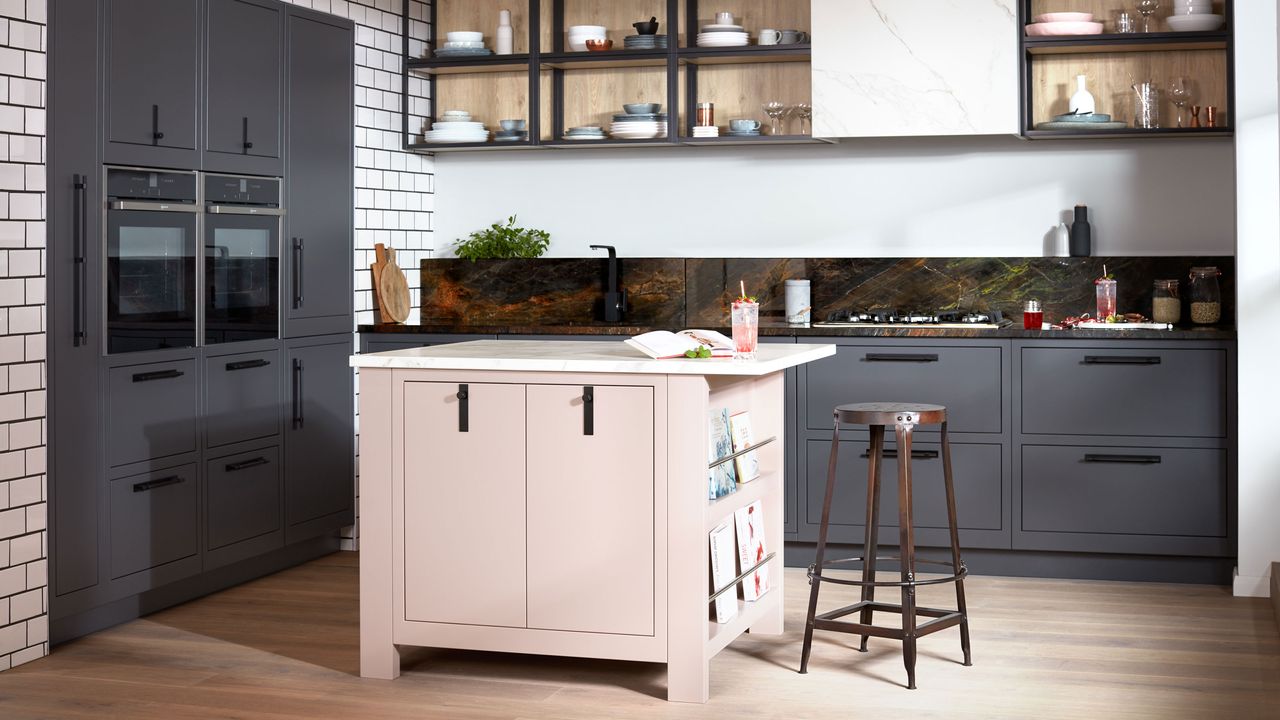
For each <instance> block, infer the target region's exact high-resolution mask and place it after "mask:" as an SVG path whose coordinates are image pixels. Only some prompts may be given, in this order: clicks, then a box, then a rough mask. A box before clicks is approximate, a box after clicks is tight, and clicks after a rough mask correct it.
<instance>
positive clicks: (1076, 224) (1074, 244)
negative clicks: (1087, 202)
mask: <svg viewBox="0 0 1280 720" xmlns="http://www.w3.org/2000/svg"><path fill="white" fill-rule="evenodd" d="M1091 254H1093V230H1092V229H1090V227H1089V208H1088V207H1086V206H1084V205H1077V206H1076V219H1075V220H1074V221H1073V222H1072V223H1071V257H1089V256H1090V255H1091Z"/></svg>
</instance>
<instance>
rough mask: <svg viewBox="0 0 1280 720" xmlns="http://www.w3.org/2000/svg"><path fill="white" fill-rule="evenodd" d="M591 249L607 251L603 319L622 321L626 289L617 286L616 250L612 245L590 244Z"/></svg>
mask: <svg viewBox="0 0 1280 720" xmlns="http://www.w3.org/2000/svg"><path fill="white" fill-rule="evenodd" d="M591 249H592V250H605V251H607V252H608V253H609V276H608V280H607V281H606V282H605V287H604V321H605V322H622V315H623V313H624V312H626V309H627V291H626V290H620V289H619V288H618V251H617V250H616V249H615V248H614V247H613V246H612V245H592V246H591Z"/></svg>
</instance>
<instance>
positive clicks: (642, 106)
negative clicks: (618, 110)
mask: <svg viewBox="0 0 1280 720" xmlns="http://www.w3.org/2000/svg"><path fill="white" fill-rule="evenodd" d="M661 108H662V103H628V104H626V105H623V106H622V109H623V110H626V111H627V114H628V115H650V114H652V113H656V112H658V110H660V109H661Z"/></svg>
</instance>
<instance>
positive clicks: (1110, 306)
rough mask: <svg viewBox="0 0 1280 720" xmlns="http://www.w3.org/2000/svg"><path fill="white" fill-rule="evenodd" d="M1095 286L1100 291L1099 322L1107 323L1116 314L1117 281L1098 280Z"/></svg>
mask: <svg viewBox="0 0 1280 720" xmlns="http://www.w3.org/2000/svg"><path fill="white" fill-rule="evenodd" d="M1093 284H1094V286H1095V287H1096V288H1097V290H1098V322H1106V320H1107V318H1109V317H1111V316H1112V315H1115V314H1116V281H1115V280H1108V279H1107V278H1098V279H1097V280H1094V281H1093Z"/></svg>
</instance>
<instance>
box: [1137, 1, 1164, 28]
mask: <svg viewBox="0 0 1280 720" xmlns="http://www.w3.org/2000/svg"><path fill="white" fill-rule="evenodd" d="M1159 9H1160V0H1138V12H1139V13H1141V14H1142V32H1144V33H1149V32H1151V16H1152V15H1154V14H1155V13H1156V11H1157V10H1159Z"/></svg>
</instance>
